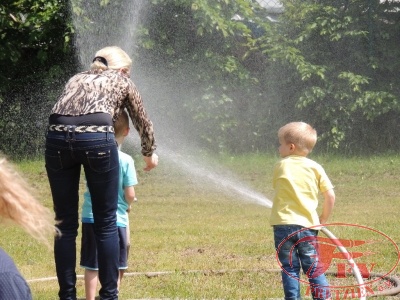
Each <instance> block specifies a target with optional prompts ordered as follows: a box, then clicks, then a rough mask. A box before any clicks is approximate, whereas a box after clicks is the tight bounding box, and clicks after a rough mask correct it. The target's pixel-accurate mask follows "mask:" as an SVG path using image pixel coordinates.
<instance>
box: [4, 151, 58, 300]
mask: <svg viewBox="0 0 400 300" xmlns="http://www.w3.org/2000/svg"><path fill="white" fill-rule="evenodd" d="M27 186H28V185H27V184H26V182H25V181H24V180H23V179H22V177H20V175H19V174H18V173H17V172H16V171H15V170H14V169H13V167H12V166H11V165H10V164H9V163H8V162H7V161H6V160H5V159H4V158H0V217H1V220H2V221H3V222H4V221H7V220H11V221H12V222H14V223H16V224H18V225H20V226H21V227H22V228H23V229H25V230H26V231H27V232H28V233H29V234H30V235H32V236H33V237H34V238H36V239H37V240H39V241H41V242H44V243H45V244H48V237H50V236H51V235H53V234H54V233H55V227H54V225H53V214H52V213H51V212H50V210H48V209H47V208H45V207H44V206H43V205H41V204H40V203H39V202H38V201H37V200H36V199H35V198H34V197H33V196H32V192H31V191H30V190H29V189H28V188H27ZM0 299H18V300H30V299H32V295H31V291H30V289H29V286H28V284H27V283H26V281H25V279H24V278H23V277H22V276H21V274H20V273H19V271H18V269H17V267H16V266H15V264H14V262H13V260H12V258H11V257H10V256H8V254H7V253H6V252H4V250H2V249H0Z"/></svg>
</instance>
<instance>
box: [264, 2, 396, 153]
mask: <svg viewBox="0 0 400 300" xmlns="http://www.w3.org/2000/svg"><path fill="white" fill-rule="evenodd" d="M283 3H284V5H285V13H284V14H283V16H282V17H281V18H280V20H281V24H282V28H281V30H282V32H283V33H284V34H281V35H279V38H280V41H278V42H277V43H276V44H277V47H269V44H270V40H268V39H265V38H264V37H263V38H261V40H262V41H263V42H264V43H263V44H262V48H263V49H264V50H263V51H264V52H265V53H268V54H270V55H271V56H272V57H274V58H277V59H282V60H285V61H287V62H289V63H290V64H292V65H294V66H295V68H296V71H297V73H298V75H299V76H300V78H301V81H302V84H301V86H300V92H299V96H298V101H297V103H296V107H297V108H299V109H305V112H307V114H309V116H311V117H309V120H310V121H311V123H314V124H315V125H316V126H317V127H319V128H323V131H322V132H323V134H322V138H324V139H325V140H326V141H327V144H328V146H329V147H333V148H338V147H339V146H342V147H343V146H344V145H346V144H348V143H349V142H350V141H351V139H352V138H357V139H360V137H357V136H355V135H352V134H351V133H352V132H353V131H354V129H356V131H359V130H360V129H361V128H362V127H365V125H367V126H368V127H369V126H371V125H373V124H374V121H375V120H376V119H377V118H378V117H380V116H385V115H388V112H393V113H396V114H397V115H398V112H399V108H400V107H399V103H398V101H399V91H398V90H396V89H394V88H393V83H394V82H395V81H396V80H397V76H396V74H395V73H394V72H393V66H394V65H397V64H398V60H396V59H394V58H393V57H391V55H392V54H391V55H390V57H388V56H387V55H386V54H384V53H382V52H383V51H387V50H386V49H387V48H388V46H389V47H391V45H390V44H387V41H388V40H395V41H399V38H400V36H399V31H398V25H396V23H395V20H396V19H398V18H399V16H400V15H399V13H398V10H397V9H396V7H395V6H397V5H398V3H394V2H393V3H390V1H386V2H385V3H384V4H380V3H379V2H378V1H365V2H359V1H318V2H314V1H283ZM360 12H361V13H360ZM378 29H379V31H378ZM392 50H393V51H394V52H395V53H397V54H399V50H398V49H397V48H395V47H394V48H393V49H392ZM385 73H386V74H385ZM311 112H313V114H311ZM368 124H369V125H368ZM388 133H389V134H391V135H394V134H395V132H388ZM373 134H380V132H379V130H378V131H376V132H373ZM348 136H349V137H350V138H347V137H348ZM362 139H363V142H364V143H365V142H366V143H367V144H368V140H369V138H368V137H366V136H364V137H362ZM361 142H362V141H361Z"/></svg>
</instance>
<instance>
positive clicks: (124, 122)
mask: <svg viewBox="0 0 400 300" xmlns="http://www.w3.org/2000/svg"><path fill="white" fill-rule="evenodd" d="M127 128H129V117H128V113H127V112H126V110H122V111H121V113H120V114H119V116H118V119H117V120H116V121H115V123H114V131H115V137H120V136H121V135H122V134H123V133H124V130H125V129H127Z"/></svg>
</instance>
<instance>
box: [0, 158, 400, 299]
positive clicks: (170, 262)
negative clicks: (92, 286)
mask: <svg viewBox="0 0 400 300" xmlns="http://www.w3.org/2000/svg"><path fill="white" fill-rule="evenodd" d="M312 158H314V159H315V160H317V161H318V162H320V163H321V164H322V165H323V166H324V167H325V170H326V171H327V173H328V175H329V177H330V178H331V180H332V182H333V183H334V185H335V191H336V196H337V201H336V206H335V210H334V214H333V216H332V218H331V220H330V221H331V222H343V223H351V224H358V225H363V226H368V227H370V228H373V229H375V230H379V231H380V232H382V233H385V234H386V235H387V236H389V237H390V238H391V239H392V240H393V241H395V242H397V241H399V240H400V232H399V230H398V224H399V217H400V209H399V206H400V205H399V204H400V201H399V196H398V195H399V193H398V191H399V180H398V175H397V174H398V170H400V157H398V156H383V157H368V158H340V157H330V156H320V157H312ZM276 160H277V157H274V156H273V155H270V156H266V155H250V156H240V157H220V158H218V164H219V165H223V166H225V167H226V168H227V169H228V170H230V171H231V172H232V174H235V177H237V178H238V179H240V180H241V182H243V183H245V184H246V185H248V186H249V187H250V188H252V189H254V190H255V191H257V192H261V193H263V194H264V195H265V196H266V197H268V198H272V196H273V191H272V187H271V175H272V174H271V173H272V168H273V165H274V163H275V162H276ZM136 162H137V168H138V178H139V181H140V183H139V185H138V186H137V188H136V191H137V196H138V198H139V202H138V203H135V205H134V207H133V210H132V212H131V215H130V217H131V219H130V223H131V243H132V246H131V252H130V257H129V266H130V268H129V270H128V272H129V273H130V274H129V276H127V277H126V278H124V280H123V282H122V286H121V291H120V299H138V298H174V299H178V298H179V299H183V298H185V299H216V298H220V299H268V298H282V287H281V283H280V275H279V273H277V272H276V271H271V270H277V269H278V264H277V263H276V260H275V251H274V246H273V235H272V230H271V228H270V226H269V223H268V218H269V213H270V211H269V209H268V208H266V207H263V206H260V205H257V204H254V203H251V202H249V201H247V200H248V199H246V197H244V196H243V195H239V194H236V193H227V192H225V191H224V189H222V188H216V187H215V186H213V184H211V183H210V182H207V181H203V180H201V179H199V178H196V177H195V176H193V175H190V174H188V173H186V172H185V171H184V170H182V169H178V168H176V167H175V165H174V164H173V163H168V162H167V159H166V158H163V157H162V156H161V157H160V165H159V167H158V168H156V169H154V170H153V171H151V172H150V173H145V172H143V171H141V168H142V166H143V163H142V161H141V159H140V158H138V159H137V160H136ZM17 167H18V169H19V170H20V171H21V173H22V174H23V175H24V177H25V178H26V179H27V180H28V181H29V183H30V184H31V185H32V186H33V187H34V189H35V190H36V191H37V195H36V196H37V197H38V198H39V199H41V200H42V201H43V203H44V205H46V206H47V207H50V208H51V195H50V191H49V187H48V182H47V177H46V173H45V170H44V164H43V162H42V161H25V162H19V163H18V165H17ZM221 174H223V173H221ZM328 229H331V231H332V232H333V233H334V234H335V235H336V236H338V237H340V238H348V239H355V238H356V239H362V240H370V239H374V240H375V243H373V244H368V245H363V246H361V247H360V248H358V249H357V250H359V251H361V252H364V253H366V252H367V251H371V252H375V254H374V255H371V256H370V258H369V260H365V261H366V262H367V263H368V264H372V263H375V264H376V267H375V268H376V269H374V271H377V272H385V271H386V270H389V269H390V268H391V267H392V266H393V264H394V262H395V261H396V258H397V255H398V254H397V253H396V251H395V247H394V245H393V244H391V243H390V241H388V240H387V239H385V237H383V236H380V235H379V234H374V233H373V232H370V231H367V230H362V229H360V228H358V227H354V228H353V227H340V226H339V227H338V226H336V227H328ZM0 240H1V247H2V248H4V249H5V251H7V252H8V253H9V254H10V255H11V256H12V257H13V258H14V260H15V262H16V264H17V265H18V268H19V269H20V270H21V272H22V274H23V275H24V277H25V278H26V279H36V278H46V277H54V276H55V268H54V262H53V253H52V249H49V248H47V247H46V246H44V245H41V244H39V243H37V242H36V241H35V240H33V239H32V238H31V237H29V236H28V235H27V234H26V233H24V232H23V231H22V230H21V229H19V228H17V227H16V226H5V227H4V226H3V230H2V231H1V232H0ZM49 240H50V239H49ZM77 244H78V249H79V247H80V237H78V240H77ZM354 250H356V249H354ZM354 250H353V251H354ZM335 266H336V265H335V264H332V268H335ZM162 271H166V272H167V273H165V274H157V273H156V274H149V272H162ZM77 272H78V274H83V272H82V269H79V268H78V269H77ZM394 273H395V274H397V273H398V270H397V269H395V270H394ZM146 274H147V275H146ZM331 277H332V278H331V281H332V282H335V281H337V279H336V278H334V277H333V276H331ZM30 287H31V289H32V292H33V297H34V299H37V300H47V299H57V291H58V287H57V282H56V281H55V280H49V281H44V282H30ZM376 288H378V287H377V286H376ZM78 293H79V297H83V295H84V290H83V287H82V280H79V282H78Z"/></svg>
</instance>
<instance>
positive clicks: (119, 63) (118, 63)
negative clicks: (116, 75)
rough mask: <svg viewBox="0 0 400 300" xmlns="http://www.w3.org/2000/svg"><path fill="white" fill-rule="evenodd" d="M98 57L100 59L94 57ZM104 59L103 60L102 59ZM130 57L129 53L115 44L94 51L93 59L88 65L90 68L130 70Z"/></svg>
mask: <svg viewBox="0 0 400 300" xmlns="http://www.w3.org/2000/svg"><path fill="white" fill-rule="evenodd" d="M96 58H100V59H96ZM102 58H103V59H105V61H103V60H102ZM131 66H132V59H131V58H130V57H129V55H128V54H127V53H126V52H125V51H124V50H122V49H121V48H120V47H117V46H109V47H105V48H103V49H100V50H99V51H97V52H96V55H95V59H94V60H93V63H92V65H91V66H90V69H91V70H96V69H97V70H107V69H112V70H119V69H123V68H126V69H128V70H130V68H131Z"/></svg>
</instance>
